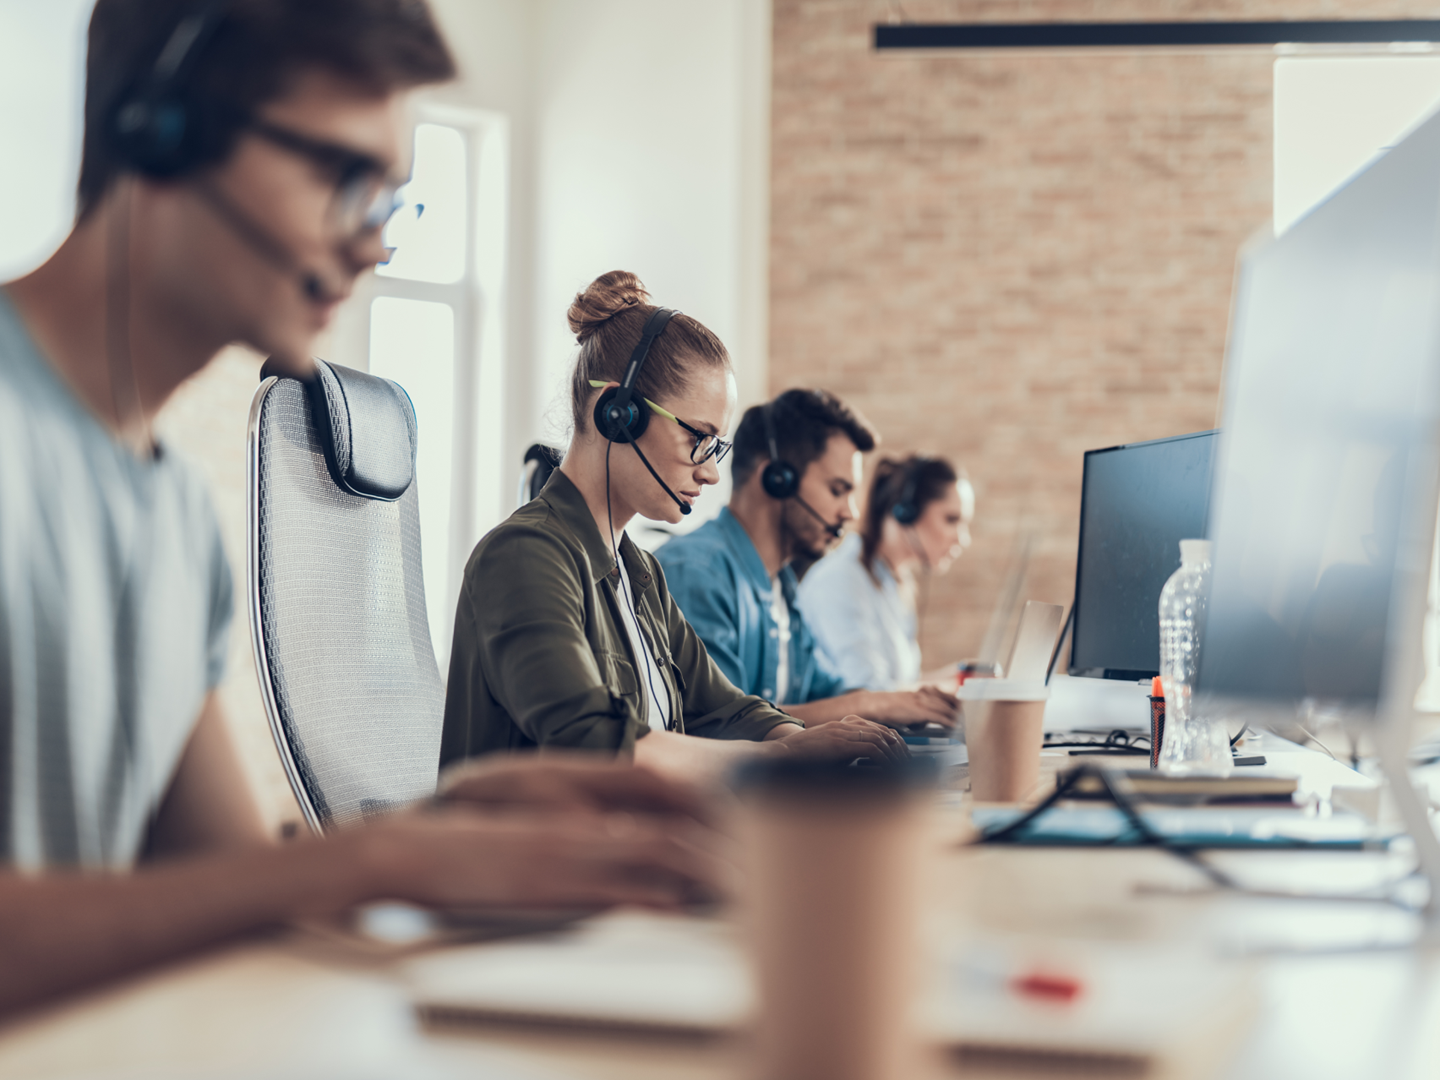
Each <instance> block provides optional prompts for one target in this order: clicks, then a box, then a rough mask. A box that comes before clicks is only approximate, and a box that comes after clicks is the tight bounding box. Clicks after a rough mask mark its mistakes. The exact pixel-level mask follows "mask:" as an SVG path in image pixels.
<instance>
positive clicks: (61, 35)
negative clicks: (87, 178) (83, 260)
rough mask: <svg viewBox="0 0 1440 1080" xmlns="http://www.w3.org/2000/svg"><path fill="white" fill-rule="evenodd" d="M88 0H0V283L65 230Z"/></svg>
mask: <svg viewBox="0 0 1440 1080" xmlns="http://www.w3.org/2000/svg"><path fill="white" fill-rule="evenodd" d="M93 3H94V0H44V2H43V3H40V2H37V0H0V281H6V280H8V279H10V278H13V277H19V276H20V275H21V274H23V273H25V272H26V271H28V270H32V269H34V268H35V267H36V266H38V265H39V264H40V263H41V262H42V261H44V259H45V257H46V256H48V255H49V254H50V253H51V252H52V251H54V250H55V248H56V247H57V246H58V245H59V243H60V241H61V240H62V239H63V238H64V236H65V233H66V232H67V231H68V229H69V228H70V221H71V218H72V217H73V216H74V213H75V179H76V177H77V176H78V175H79V172H80V117H81V108H82V103H83V97H82V93H83V87H84V78H85V69H84V56H85V44H84V43H85V27H86V24H87V23H88V21H89V18H90V7H91V5H92V4H93Z"/></svg>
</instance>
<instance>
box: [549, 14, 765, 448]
mask: <svg viewBox="0 0 1440 1080" xmlns="http://www.w3.org/2000/svg"><path fill="white" fill-rule="evenodd" d="M768 7H769V5H768V4H763V3H757V2H751V0H742V2H731V3H719V4H717V3H713V2H708V0H550V2H548V3H546V4H544V5H543V15H542V16H541V19H540V26H539V41H540V51H539V57H538V63H539V70H538V73H537V74H538V78H539V91H538V95H537V100H536V124H537V131H538V137H539V144H538V148H537V150H538V168H537V178H538V181H539V187H538V192H537V205H538V226H539V232H538V236H537V243H536V252H537V258H538V263H537V267H536V270H537V277H536V294H535V299H536V310H535V331H534V341H535V347H536V359H537V362H538V371H540V372H543V377H542V381H541V384H540V386H539V387H537V389H538V390H539V391H540V392H541V393H542V395H543V394H544V393H545V392H546V391H548V392H549V395H550V403H551V404H552V408H551V410H550V414H548V415H547V416H546V420H547V428H546V431H547V432H548V433H549V434H550V435H551V437H558V435H559V434H560V431H561V430H563V427H564V425H565V424H566V423H568V412H567V410H566V407H565V403H564V386H563V382H564V378H565V376H566V374H567V373H568V369H569V360H570V358H571V356H572V355H573V352H574V344H575V342H574V336H573V335H572V334H571V333H570V331H569V329H568V327H567V326H566V324H565V311H566V309H567V308H568V306H569V304H570V300H571V298H572V297H573V296H574V295H575V293H576V292H577V291H579V290H580V289H583V288H584V287H585V285H586V284H588V283H589V282H590V281H591V280H592V279H593V278H595V277H596V276H597V275H598V274H600V273H603V272H604V271H607V270H617V269H623V270H632V271H634V272H635V273H637V274H638V275H639V276H640V278H641V280H643V281H644V282H645V284H646V285H647V287H648V288H649V289H650V291H651V294H652V296H653V297H654V299H655V301H656V302H657V303H659V304H663V305H665V306H669V307H678V308H680V309H681V310H683V311H685V312H687V313H689V314H690V315H693V316H694V317H696V318H698V319H699V320H700V321H701V322H703V323H704V324H705V325H706V326H708V327H709V328H710V329H712V330H713V331H715V333H716V334H718V335H719V336H720V338H721V340H722V341H724V342H725V343H726V345H727V346H728V347H729V348H730V350H731V352H732V354H733V356H734V359H735V362H736V366H737V373H738V376H739V379H740V381H741V398H742V401H746V402H747V403H748V402H749V401H753V400H756V399H758V398H760V397H762V396H763V395H764V393H765V371H766V363H765V354H766V348H765V346H766V334H767V328H766V323H765V295H766V290H767V283H766V267H767V259H766V247H767V242H768V238H767V233H766V223H767V220H768V214H767V207H766V199H765V193H766V190H767V189H768V172H769V164H768V149H769V129H768V118H769V98H768V85H769V70H768V69H769V52H768V50H769V10H768Z"/></svg>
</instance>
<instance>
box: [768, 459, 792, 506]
mask: <svg viewBox="0 0 1440 1080" xmlns="http://www.w3.org/2000/svg"><path fill="white" fill-rule="evenodd" d="M760 486H761V487H763V488H764V489H765V494H766V495H769V496H770V497H771V498H772V499H789V498H791V497H792V496H794V494H795V493H796V492H797V491H799V490H800V474H799V473H797V472H796V471H795V466H793V465H791V464H790V463H789V462H785V461H772V462H770V463H769V464H768V465H766V466H765V469H764V471H763V472H761V473H760Z"/></svg>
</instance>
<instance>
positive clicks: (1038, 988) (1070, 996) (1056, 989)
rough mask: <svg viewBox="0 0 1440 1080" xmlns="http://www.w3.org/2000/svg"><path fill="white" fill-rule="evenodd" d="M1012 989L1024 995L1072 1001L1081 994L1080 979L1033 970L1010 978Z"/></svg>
mask: <svg viewBox="0 0 1440 1080" xmlns="http://www.w3.org/2000/svg"><path fill="white" fill-rule="evenodd" d="M1010 986H1011V989H1013V990H1014V991H1015V992H1016V993H1017V994H1019V995H1020V996H1022V997H1036V998H1046V999H1047V1000H1050V1001H1062V1002H1070V1001H1074V1000H1075V999H1076V998H1077V997H1079V996H1080V990H1081V983H1080V980H1079V979H1077V978H1075V977H1073V976H1071V975H1052V974H1047V973H1045V972H1043V971H1033V972H1031V973H1030V974H1029V975H1019V976H1016V977H1015V978H1014V979H1012V980H1010Z"/></svg>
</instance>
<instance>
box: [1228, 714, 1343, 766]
mask: <svg viewBox="0 0 1440 1080" xmlns="http://www.w3.org/2000/svg"><path fill="white" fill-rule="evenodd" d="M1295 726H1296V727H1297V728H1299V729H1300V733H1301V734H1302V735H1304V736H1305V737H1306V738H1307V739H1309V740H1310V741H1311V742H1313V743H1314V744H1315V745H1316V746H1318V747H1320V749H1321V750H1324V751H1325V753H1327V754H1330V760H1331V761H1339V760H1340V759H1339V758H1337V757H1336V756H1335V755H1334V754H1331V753H1330V748H1329V747H1328V746H1326V745H1325V744H1324V743H1323V742H1321V741H1320V740H1319V739H1317V738H1316V737H1315V735H1314V733H1312V732H1311V731H1309V730H1308V729H1307V728H1306V727H1305V725H1304V724H1299V723H1297V724H1296V725H1295ZM1230 745H1231V746H1234V745H1235V743H1234V742H1233V741H1232V742H1231V743H1230Z"/></svg>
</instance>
